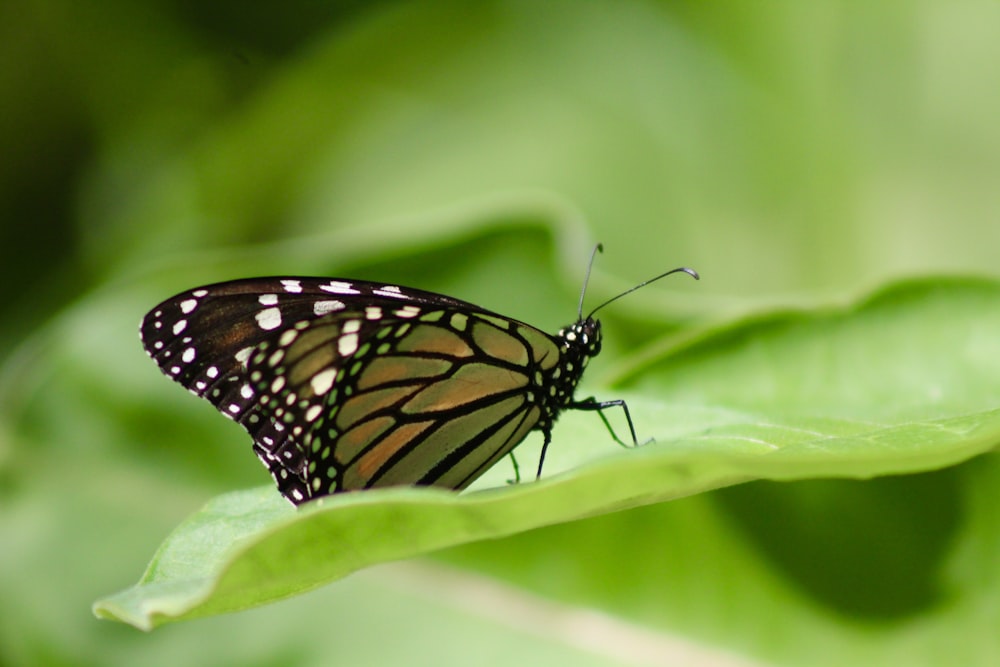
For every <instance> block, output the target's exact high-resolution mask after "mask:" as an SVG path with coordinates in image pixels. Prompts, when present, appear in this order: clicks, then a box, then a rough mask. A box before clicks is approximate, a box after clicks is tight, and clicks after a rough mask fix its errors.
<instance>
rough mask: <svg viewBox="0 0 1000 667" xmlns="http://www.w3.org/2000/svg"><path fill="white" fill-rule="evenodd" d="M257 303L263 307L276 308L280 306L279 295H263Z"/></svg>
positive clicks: (258, 298)
mask: <svg viewBox="0 0 1000 667" xmlns="http://www.w3.org/2000/svg"><path fill="white" fill-rule="evenodd" d="M257 302H258V303H259V304H260V305H262V306H276V305H278V295H277V294H261V295H260V296H259V297H257Z"/></svg>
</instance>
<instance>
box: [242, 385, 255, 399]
mask: <svg viewBox="0 0 1000 667" xmlns="http://www.w3.org/2000/svg"><path fill="white" fill-rule="evenodd" d="M240 396H242V397H243V398H253V388H252V387H251V386H250V385H248V384H245V385H243V386H242V387H240Z"/></svg>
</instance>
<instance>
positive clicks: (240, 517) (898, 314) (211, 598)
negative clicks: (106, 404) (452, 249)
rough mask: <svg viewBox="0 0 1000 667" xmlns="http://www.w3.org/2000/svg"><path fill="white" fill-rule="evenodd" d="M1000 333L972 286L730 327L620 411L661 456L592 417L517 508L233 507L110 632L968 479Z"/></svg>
mask: <svg viewBox="0 0 1000 667" xmlns="http://www.w3.org/2000/svg"><path fill="white" fill-rule="evenodd" d="M998 331H1000V285H998V284H997V283H995V282H992V281H987V280H974V279H965V280H961V279H948V280H945V279H939V280H922V281H916V282H907V283H901V284H897V285H894V286H892V287H890V288H888V289H885V290H883V291H882V292H880V293H878V294H876V295H875V296H873V297H871V298H869V299H867V300H865V301H864V302H862V303H860V304H858V305H855V306H852V307H849V308H843V309H831V308H822V309H817V310H814V311H797V312H784V313H777V314H774V315H771V316H767V317H761V316H759V317H756V318H753V319H749V320H743V321H739V322H734V323H727V324H723V325H720V326H718V327H714V328H712V329H709V330H705V331H702V332H700V333H699V334H697V335H693V336H690V337H689V339H688V340H687V341H686V342H685V343H684V344H683V345H678V344H676V341H675V343H674V344H673V345H670V346H667V347H666V348H665V349H664V350H661V351H660V352H659V353H658V354H657V355H656V356H652V355H649V354H647V355H645V362H644V364H643V366H642V368H641V369H640V370H634V369H633V370H632V371H631V372H630V377H631V380H632V386H631V388H630V391H629V392H626V393H620V394H618V393H616V394H615V395H616V396H621V397H624V398H626V399H627V400H628V403H629V406H630V409H631V412H632V416H633V419H634V421H635V422H636V424H637V427H638V428H639V429H640V431H641V432H642V433H648V434H652V435H654V436H655V442H654V443H651V444H648V445H646V446H643V447H641V448H639V449H637V450H616V449H614V448H611V447H610V446H609V440H610V439H609V438H608V436H607V434H606V433H605V432H604V431H603V429H602V428H601V427H600V424H599V422H598V423H596V424H595V419H594V418H593V415H586V414H578V413H573V414H567V415H566V416H565V417H564V418H563V419H562V420H561V421H560V423H559V425H558V427H557V429H556V435H555V442H554V443H553V446H552V448H551V449H550V452H551V456H550V458H549V459H547V461H546V475H545V476H544V478H543V479H542V480H541V481H539V482H537V483H525V484H519V485H515V486H508V487H505V488H504V487H503V478H504V472H503V471H500V470H498V469H497V468H500V466H498V467H497V468H495V469H494V470H492V471H490V474H489V475H488V476H487V477H486V478H485V479H484V480H481V481H482V482H483V483H482V484H481V485H478V486H477V487H476V488H477V489H479V490H473V491H470V492H466V493H464V494H454V493H450V492H444V491H436V490H428V489H388V490H379V491H373V492H365V493H356V494H346V495H343V496H337V497H331V498H326V499H323V500H322V501H320V502H317V503H312V504H310V505H307V506H304V507H302V508H300V509H299V510H298V511H295V510H293V509H292V508H291V507H290V506H287V504H286V503H285V502H284V501H283V500H281V499H280V498H279V497H278V495H277V493H275V492H274V491H273V490H271V489H259V490H253V491H244V492H238V493H233V494H228V495H225V496H221V497H219V498H217V499H215V500H213V501H212V502H210V503H209V504H208V505H207V506H206V507H205V508H204V509H202V510H201V511H200V512H197V513H196V514H195V515H193V516H192V517H191V518H190V519H188V520H187V521H186V522H184V523H183V524H182V525H181V526H180V527H179V528H178V529H177V530H176V531H174V533H173V534H172V535H171V536H170V537H169V538H168V539H167V541H166V542H165V543H164V544H163V545H162V546H161V548H160V550H159V551H158V552H157V554H156V556H155V558H154V559H153V562H152V563H151V565H150V566H149V568H148V569H147V572H146V574H145V575H144V576H143V577H142V579H141V580H140V582H139V583H138V584H137V585H136V586H134V587H133V588H131V589H129V590H127V591H125V592H123V593H120V594H118V595H115V596H112V597H110V598H107V599H105V600H102V601H99V602H97V603H96V604H95V607H94V609H95V613H96V614H98V615H99V616H103V617H107V618H115V619H118V620H122V621H125V622H127V623H131V624H133V625H135V626H137V627H140V628H144V629H149V628H152V627H155V626H157V625H159V624H161V623H164V622H167V621H170V620H177V619H186V618H194V617H198V616H205V615H209V614H216V613H221V612H228V611H234V610H238V609H245V608H249V607H253V606H256V605H260V604H264V603H266V602H269V601H272V600H277V599H281V598H284V597H287V596H290V595H294V594H296V593H299V592H302V591H306V590H309V589H312V588H315V587H317V586H320V585H322V584H324V583H327V582H329V581H332V580H335V579H337V578H340V577H343V576H345V575H346V574H348V573H350V572H353V571H355V570H358V569H360V568H363V567H366V566H369V565H372V564H375V563H380V562H385V561H391V560H397V559H401V558H408V557H411V556H415V555H418V554H422V553H428V552H431V551H435V550H438V549H442V548H444V547H448V546H452V545H458V544H463V543H468V542H472V541H476V540H484V539H490V538H497V537H501V536H506V535H512V534H515V533H519V532H523V531H527V530H530V529H533V528H537V527H541V526H547V525H552V524H557V523H562V522H568V521H573V520H575V519H580V518H584V517H590V516H595V515H599V514H604V513H608V512H612V511H616V510H622V509H626V508H632V507H638V506H642V505H648V504H652V503H657V502H662V501H665V500H670V499H674V498H679V497H682V496H686V495H690V494H694V493H697V492H700V491H704V490H707V489H712V488H718V487H722V486H726V485H730V484H733V483H736V482H739V481H745V480H750V479H773V480H793V479H809V478H817V477H835V476H840V477H851V478H868V477H873V476H876V475H887V474H894V473H905V472H915V471H921V470H933V469H937V468H941V467H944V466H949V465H953V464H955V463H958V462H961V461H964V460H966V459H968V458H969V457H972V456H975V455H976V454H979V453H982V452H986V451H989V450H990V449H991V448H993V447H994V446H995V445H996V444H997V442H1000V408H998V406H1000V372H998V371H1000V336H998V335H997V332H998ZM609 391H610V390H608V389H604V390H602V391H601V392H599V393H600V394H601V395H603V394H606V393H608V392H609ZM571 443H572V444H571ZM528 450H529V451H530V447H529V448H528ZM520 451H521V450H519V453H520ZM490 485H493V486H499V487H500V488H486V489H483V487H484V486H490Z"/></svg>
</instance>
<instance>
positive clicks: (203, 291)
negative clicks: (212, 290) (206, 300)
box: [191, 289, 208, 299]
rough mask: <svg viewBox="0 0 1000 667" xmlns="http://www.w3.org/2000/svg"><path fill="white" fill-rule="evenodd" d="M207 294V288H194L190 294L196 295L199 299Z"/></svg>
mask: <svg viewBox="0 0 1000 667" xmlns="http://www.w3.org/2000/svg"><path fill="white" fill-rule="evenodd" d="M207 295H208V290H207V289H199V290H195V291H193V292H191V296H193V297H196V298H198V299H200V298H201V297H203V296H207Z"/></svg>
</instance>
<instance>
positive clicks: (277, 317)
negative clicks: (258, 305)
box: [254, 308, 281, 331]
mask: <svg viewBox="0 0 1000 667" xmlns="http://www.w3.org/2000/svg"><path fill="white" fill-rule="evenodd" d="M254 319H255V320H257V326H259V327H260V328H261V329H263V330H264V331H271V330H272V329H277V328H278V327H280V326H281V311H280V310H278V309H277V308H265V309H264V310H261V311H258V312H257V314H256V315H254Z"/></svg>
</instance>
